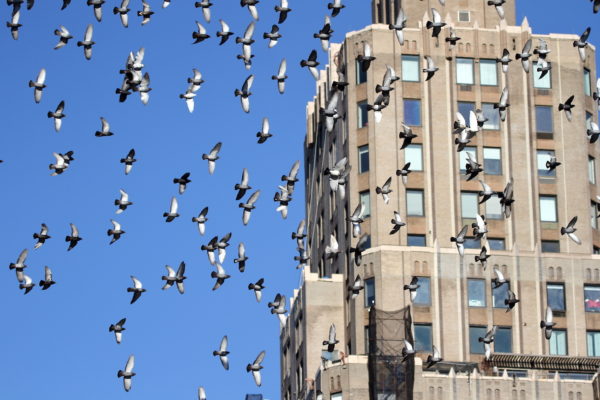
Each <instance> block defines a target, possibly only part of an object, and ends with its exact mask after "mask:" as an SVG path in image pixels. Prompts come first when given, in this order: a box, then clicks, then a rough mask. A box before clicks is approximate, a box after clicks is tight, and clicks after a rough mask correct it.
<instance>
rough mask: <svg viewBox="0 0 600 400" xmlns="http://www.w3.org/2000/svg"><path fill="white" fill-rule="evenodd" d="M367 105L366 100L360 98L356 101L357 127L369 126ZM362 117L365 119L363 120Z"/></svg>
mask: <svg viewBox="0 0 600 400" xmlns="http://www.w3.org/2000/svg"><path fill="white" fill-rule="evenodd" d="M368 105H369V103H368V101H367V100H362V101H359V102H357V103H356V125H357V128H358V129H361V128H367V127H368V126H369V110H368V108H367V106H368ZM363 107H364V109H363ZM363 118H364V119H365V120H364V121H363Z"/></svg>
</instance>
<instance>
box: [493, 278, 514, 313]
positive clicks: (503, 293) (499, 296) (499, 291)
mask: <svg viewBox="0 0 600 400" xmlns="http://www.w3.org/2000/svg"><path fill="white" fill-rule="evenodd" d="M508 289H510V282H508V281H506V283H505V284H504V285H502V286H500V287H499V288H494V284H493V283H492V306H493V307H494V308H504V307H506V304H504V300H506V299H508Z"/></svg>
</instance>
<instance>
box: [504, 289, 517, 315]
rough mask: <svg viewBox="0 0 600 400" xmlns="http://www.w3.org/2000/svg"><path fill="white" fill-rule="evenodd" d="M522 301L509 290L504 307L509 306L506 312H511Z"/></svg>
mask: <svg viewBox="0 0 600 400" xmlns="http://www.w3.org/2000/svg"><path fill="white" fill-rule="evenodd" d="M519 301H520V300H519V299H517V296H516V295H515V294H514V293H513V292H512V291H511V290H510V289H509V290H508V299H504V305H506V306H508V308H507V309H506V312H509V311H510V310H512V309H513V308H514V306H516V305H517V303H518V302H519Z"/></svg>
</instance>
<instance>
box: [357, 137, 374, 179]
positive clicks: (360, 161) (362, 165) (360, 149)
mask: <svg viewBox="0 0 600 400" xmlns="http://www.w3.org/2000/svg"><path fill="white" fill-rule="evenodd" d="M357 152H358V173H359V174H364V173H366V172H369V167H370V165H369V164H370V162H371V160H370V158H369V156H370V155H369V145H368V144H365V145H363V146H358V149H357ZM364 154H366V155H367V162H366V165H365V163H364V162H363V157H362V156H363V155H364ZM365 166H366V169H365Z"/></svg>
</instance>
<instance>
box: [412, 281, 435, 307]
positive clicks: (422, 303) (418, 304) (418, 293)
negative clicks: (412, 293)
mask: <svg viewBox="0 0 600 400" xmlns="http://www.w3.org/2000/svg"><path fill="white" fill-rule="evenodd" d="M417 278H419V283H418V284H419V285H420V287H419V289H417V296H416V297H415V299H414V300H413V304H414V305H416V306H422V307H428V306H430V305H431V277H429V276H417ZM425 282H427V301H426V302H418V301H417V299H419V296H420V294H421V293H422V292H419V291H420V290H421V289H422V288H423V287H424V283H425Z"/></svg>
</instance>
